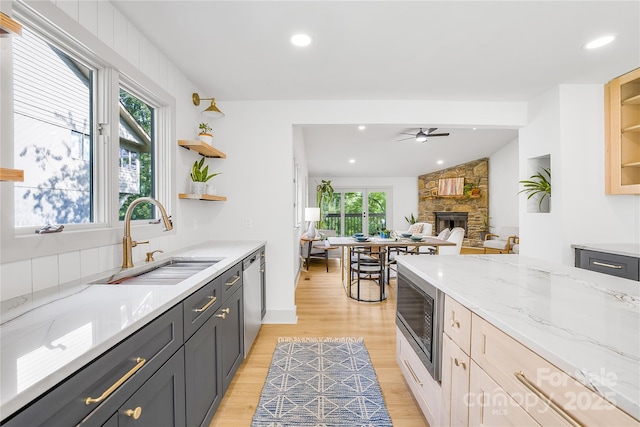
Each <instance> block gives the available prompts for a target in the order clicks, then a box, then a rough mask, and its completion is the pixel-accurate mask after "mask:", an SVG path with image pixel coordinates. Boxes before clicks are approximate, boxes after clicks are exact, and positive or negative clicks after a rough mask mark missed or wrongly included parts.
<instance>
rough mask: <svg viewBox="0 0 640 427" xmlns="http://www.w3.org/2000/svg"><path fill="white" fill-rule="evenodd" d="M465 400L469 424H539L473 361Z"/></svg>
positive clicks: (518, 425)
mask: <svg viewBox="0 0 640 427" xmlns="http://www.w3.org/2000/svg"><path fill="white" fill-rule="evenodd" d="M467 402H468V406H469V425H470V426H514V427H525V426H534V427H536V426H539V425H540V424H538V423H537V422H536V421H535V420H534V419H533V418H532V417H531V415H529V414H528V413H527V412H526V411H525V410H524V409H522V407H520V406H519V405H518V403H517V402H516V401H515V400H513V399H512V398H511V396H509V395H508V394H507V392H506V391H504V390H503V389H502V388H501V387H500V386H499V385H498V383H496V382H495V381H494V380H492V379H491V377H490V376H489V375H487V373H486V372H485V371H483V370H482V368H480V367H479V366H478V365H477V364H476V363H475V362H471V379H470V386H469V395H468V397H467Z"/></svg>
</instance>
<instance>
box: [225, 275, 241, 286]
mask: <svg viewBox="0 0 640 427" xmlns="http://www.w3.org/2000/svg"><path fill="white" fill-rule="evenodd" d="M238 280H240V275H238V276H236V278H235V279H233V282H227V283H225V285H227V286H233V285H235V284H236V283H238Z"/></svg>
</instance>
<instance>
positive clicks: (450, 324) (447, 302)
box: [444, 295, 471, 354]
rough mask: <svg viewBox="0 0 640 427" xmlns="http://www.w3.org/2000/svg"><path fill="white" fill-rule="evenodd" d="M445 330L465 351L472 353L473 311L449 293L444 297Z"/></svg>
mask: <svg viewBox="0 0 640 427" xmlns="http://www.w3.org/2000/svg"><path fill="white" fill-rule="evenodd" d="M444 332H445V333H446V334H447V335H449V338H451V339H452V340H453V342H455V343H456V344H457V345H458V347H460V348H461V349H462V350H463V351H464V352H465V353H467V354H471V311H469V310H468V309H467V308H466V307H463V306H462V304H460V303H459V302H458V301H456V300H454V299H452V298H450V297H449V296H448V295H447V296H445V299H444Z"/></svg>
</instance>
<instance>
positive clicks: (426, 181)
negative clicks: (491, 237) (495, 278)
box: [418, 158, 489, 247]
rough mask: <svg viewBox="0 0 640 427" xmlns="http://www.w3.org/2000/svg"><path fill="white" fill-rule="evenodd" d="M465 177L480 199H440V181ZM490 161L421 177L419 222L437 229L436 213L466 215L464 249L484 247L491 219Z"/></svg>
mask: <svg viewBox="0 0 640 427" xmlns="http://www.w3.org/2000/svg"><path fill="white" fill-rule="evenodd" d="M460 177H464V180H465V183H469V182H472V183H478V182H479V185H478V186H479V187H480V194H479V195H478V196H468V195H462V196H442V195H438V194H437V193H438V183H439V180H440V178H460ZM488 180H489V159H488V158H482V159H478V160H474V161H473V162H469V163H464V164H461V165H457V166H454V167H451V168H448V169H443V170H440V171H437V172H432V173H428V174H425V175H420V176H419V177H418V219H419V221H421V222H428V223H430V224H431V225H433V230H434V234H435V231H436V229H437V224H436V215H435V213H436V212H466V213H467V224H466V228H467V234H466V236H465V239H464V242H463V243H462V244H463V246H476V247H477V246H482V242H483V240H484V233H485V232H486V231H487V230H486V229H485V224H486V223H487V222H488V221H487V219H488V215H489V182H488Z"/></svg>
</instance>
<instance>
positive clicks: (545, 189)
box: [518, 168, 551, 212]
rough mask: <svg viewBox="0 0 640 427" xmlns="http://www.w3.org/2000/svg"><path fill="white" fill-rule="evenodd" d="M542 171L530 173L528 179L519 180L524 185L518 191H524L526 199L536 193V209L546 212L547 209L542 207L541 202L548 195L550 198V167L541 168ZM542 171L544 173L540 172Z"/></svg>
mask: <svg viewBox="0 0 640 427" xmlns="http://www.w3.org/2000/svg"><path fill="white" fill-rule="evenodd" d="M541 169H542V171H539V172H538V173H536V174H534V175H531V176H530V177H529V179H523V180H521V181H519V182H520V184H522V186H523V187H524V188H523V189H522V190H520V191H518V193H526V194H527V200H529V199H530V198H532V197H533V196H536V195H538V197H540V198H539V200H538V210H539V211H540V212H548V211H549V210H548V208H547V209H543V206H542V202H543V201H544V200H545V199H546V198H547V197H548V198H549V199H548V200H551V168H541ZM542 172H544V174H543V173H542Z"/></svg>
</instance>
